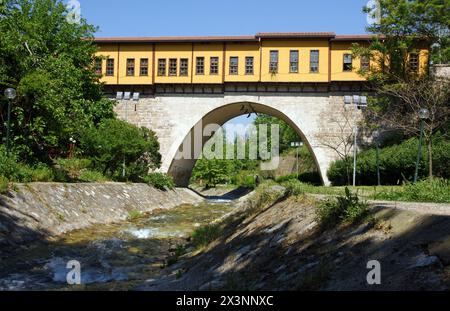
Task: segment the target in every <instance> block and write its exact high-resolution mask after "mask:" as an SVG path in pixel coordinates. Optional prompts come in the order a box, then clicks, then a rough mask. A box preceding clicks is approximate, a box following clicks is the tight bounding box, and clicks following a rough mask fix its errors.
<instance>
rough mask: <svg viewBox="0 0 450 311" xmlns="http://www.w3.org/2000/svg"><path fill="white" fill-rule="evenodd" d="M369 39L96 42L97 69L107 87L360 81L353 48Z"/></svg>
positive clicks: (420, 64)
mask: <svg viewBox="0 0 450 311" xmlns="http://www.w3.org/2000/svg"><path fill="white" fill-rule="evenodd" d="M370 40H371V37H370V36H368V35H350V36H339V35H336V34H334V33H331V32H318V33H258V34H256V35H255V36H230V37H154V38H145V37H140V38H96V39H95V42H96V44H98V46H99V52H98V56H102V57H101V60H99V61H98V63H97V64H96V70H97V72H98V73H101V74H102V81H103V82H105V84H106V85H111V86H125V85H128V86H149V85H181V84H183V85H189V84H195V85H200V84H202V85H222V84H226V83H286V84H294V83H314V84H329V83H331V82H336V83H339V82H361V81H364V80H365V78H364V77H363V76H361V75H359V74H358V71H359V69H361V68H362V67H365V68H370V66H371V65H373V64H370V62H369V60H367V59H359V58H354V57H353V56H352V52H351V46H352V44H353V43H359V44H361V45H367V44H369V42H370ZM409 62H410V64H411V67H412V68H413V69H414V70H417V71H418V72H423V71H424V70H426V65H427V63H428V49H427V47H426V46H423V47H420V48H419V49H418V53H417V54H414V55H411V56H410V59H409Z"/></svg>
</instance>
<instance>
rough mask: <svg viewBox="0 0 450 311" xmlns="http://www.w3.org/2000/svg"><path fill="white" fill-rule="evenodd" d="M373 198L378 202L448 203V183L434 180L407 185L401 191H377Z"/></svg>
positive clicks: (449, 192)
mask: <svg viewBox="0 0 450 311" xmlns="http://www.w3.org/2000/svg"><path fill="white" fill-rule="evenodd" d="M374 198H375V199H378V200H395V201H413V202H441V203H450V181H449V180H445V179H438V178H435V179H431V180H430V179H427V180H423V181H420V182H418V183H415V184H411V183H408V184H406V185H405V186H404V187H403V188H402V189H401V190H399V189H397V190H394V189H392V190H391V191H389V190H384V191H379V192H377V193H375V195H374Z"/></svg>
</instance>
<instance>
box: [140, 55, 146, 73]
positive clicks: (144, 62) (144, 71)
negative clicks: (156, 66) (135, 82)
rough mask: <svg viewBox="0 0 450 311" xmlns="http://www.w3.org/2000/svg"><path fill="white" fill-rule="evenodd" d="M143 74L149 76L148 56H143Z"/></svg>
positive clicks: (141, 71)
mask: <svg viewBox="0 0 450 311" xmlns="http://www.w3.org/2000/svg"><path fill="white" fill-rule="evenodd" d="M140 75H141V76H148V58H141V70H140Z"/></svg>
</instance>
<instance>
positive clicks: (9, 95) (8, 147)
mask: <svg viewBox="0 0 450 311" xmlns="http://www.w3.org/2000/svg"><path fill="white" fill-rule="evenodd" d="M16 95H17V94H16V90H15V89H13V88H7V89H6V90H5V97H6V98H8V121H7V124H8V127H7V129H6V154H7V155H8V156H9V153H10V150H11V145H10V131H11V104H12V101H13V100H14V98H16Z"/></svg>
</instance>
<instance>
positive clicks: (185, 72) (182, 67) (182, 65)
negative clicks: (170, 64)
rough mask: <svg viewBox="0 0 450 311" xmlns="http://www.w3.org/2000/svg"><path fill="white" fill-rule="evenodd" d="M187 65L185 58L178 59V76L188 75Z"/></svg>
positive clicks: (187, 61)
mask: <svg viewBox="0 0 450 311" xmlns="http://www.w3.org/2000/svg"><path fill="white" fill-rule="evenodd" d="M188 64H189V60H188V59H187V58H182V59H180V76H187V75H188Z"/></svg>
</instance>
